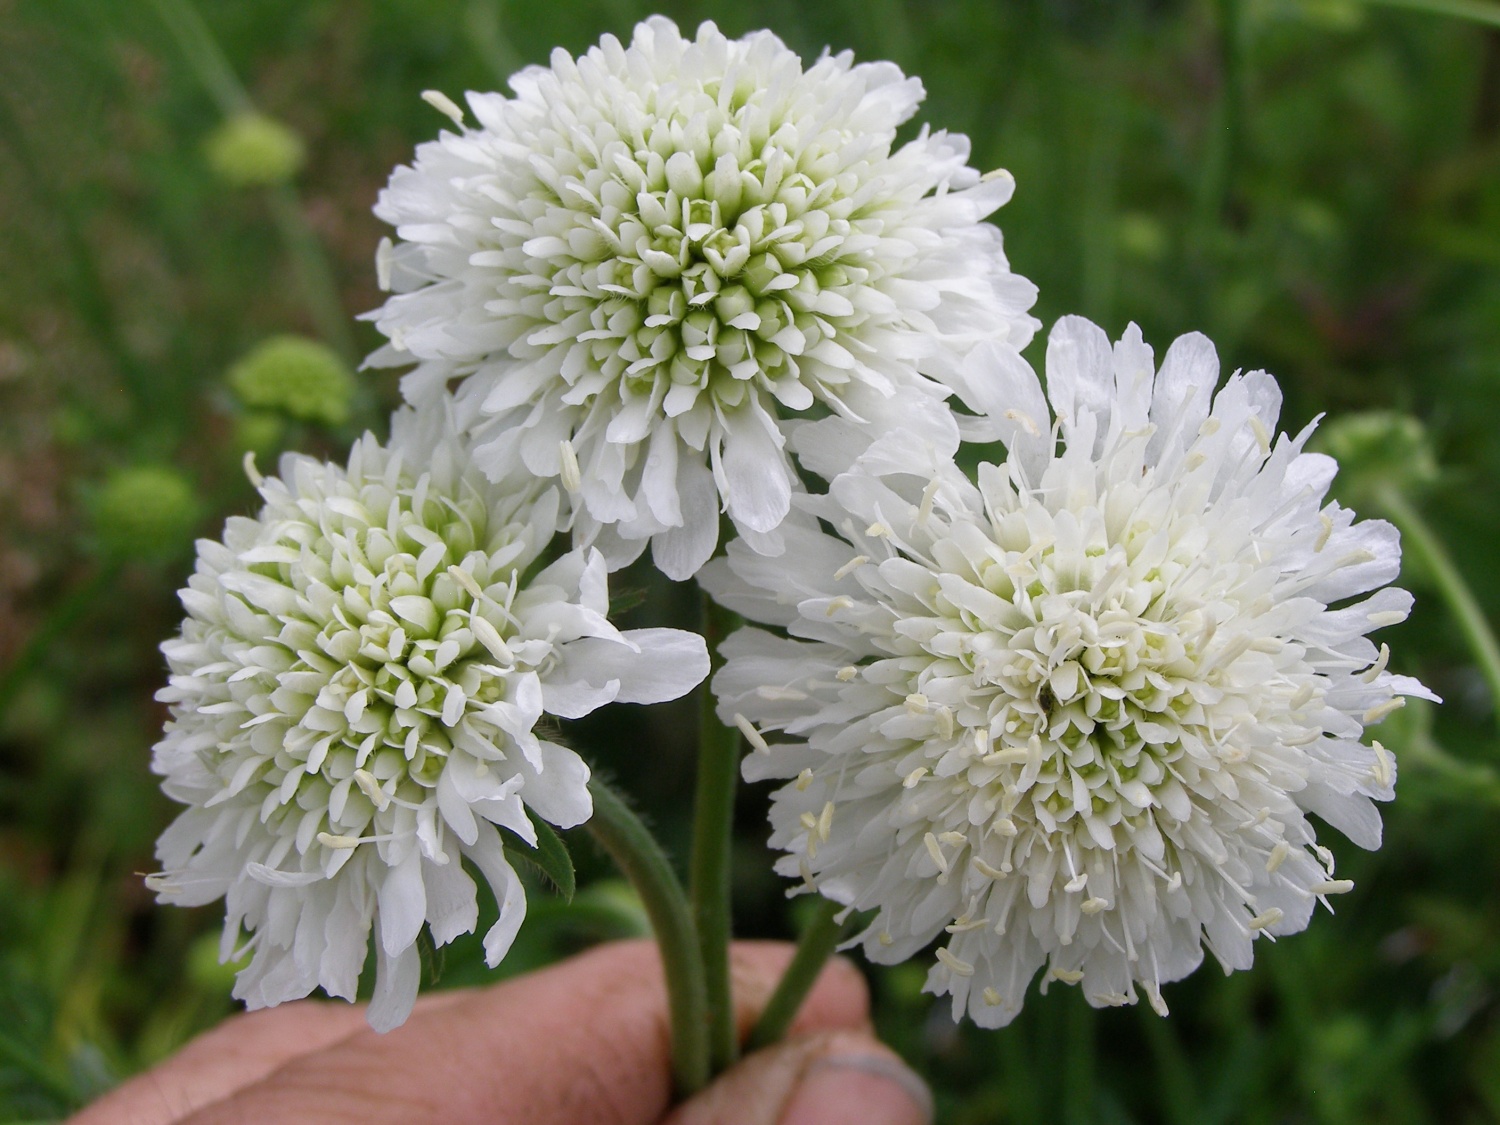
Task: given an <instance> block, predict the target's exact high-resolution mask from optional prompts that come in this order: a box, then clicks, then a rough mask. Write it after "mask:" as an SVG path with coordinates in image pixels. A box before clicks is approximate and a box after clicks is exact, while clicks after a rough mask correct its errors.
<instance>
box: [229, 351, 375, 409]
mask: <svg viewBox="0 0 1500 1125" xmlns="http://www.w3.org/2000/svg"><path fill="white" fill-rule="evenodd" d="M229 386H230V389H231V390H233V391H234V393H235V394H236V395H237V396H238V397H239V400H240V401H241V402H243V403H244V404H245V405H246V406H248V407H251V408H253V409H257V410H275V411H280V412H281V413H283V414H288V415H290V416H291V417H293V418H299V419H301V420H303V421H305V422H321V423H323V424H324V425H328V426H338V425H342V424H343V423H344V422H346V421H348V420H349V404H350V400H351V399H353V397H354V375H353V373H352V372H351V371H350V370H349V368H348V366H347V365H345V363H344V361H343V360H342V359H340V358H339V356H338V354H337V353H336V352H334V351H333V350H332V349H331V348H329V347H327V346H325V345H323V344H320V343H318V342H317V341H316V340H308V339H306V338H304V337H301V336H273V337H272V338H271V339H269V340H266V341H263V342H262V343H260V344H257V345H256V346H255V347H254V348H252V349H251V350H250V352H249V354H247V355H246V356H245V357H244V358H243V359H241V360H240V361H239V362H238V363H236V364H235V365H234V366H233V367H231V368H230V369H229Z"/></svg>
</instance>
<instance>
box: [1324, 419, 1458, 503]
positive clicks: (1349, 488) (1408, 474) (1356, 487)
mask: <svg viewBox="0 0 1500 1125" xmlns="http://www.w3.org/2000/svg"><path fill="white" fill-rule="evenodd" d="M1316 445H1317V447H1318V448H1319V449H1320V450H1322V452H1324V453H1327V454H1328V455H1329V456H1331V457H1332V458H1333V459H1334V460H1336V461H1337V462H1338V463H1339V475H1338V480H1337V483H1336V484H1335V486H1334V488H1335V491H1336V492H1338V493H1339V495H1340V496H1342V497H1345V498H1347V499H1348V500H1349V501H1350V502H1351V503H1352V504H1353V505H1354V506H1355V507H1358V506H1360V505H1361V504H1362V503H1367V502H1369V501H1370V500H1371V499H1372V498H1374V502H1375V504H1376V506H1378V505H1379V500H1378V498H1375V494H1376V493H1378V492H1379V491H1380V490H1381V489H1384V488H1394V489H1395V490H1396V491H1398V492H1409V491H1416V490H1419V489H1421V488H1422V487H1423V486H1425V485H1427V484H1430V483H1432V482H1433V481H1434V480H1436V479H1437V475H1438V466H1437V458H1435V457H1434V456H1433V453H1432V447H1431V445H1430V444H1429V442H1428V440H1427V431H1426V428H1425V427H1424V426H1423V425H1422V423H1421V422H1420V421H1418V420H1417V419H1416V418H1413V417H1412V416H1411V415H1409V414H1400V413H1397V412H1396V411H1394V410H1370V411H1366V412H1364V413H1362V414H1349V415H1346V416H1345V417H1343V418H1339V419H1337V420H1335V421H1333V422H1330V423H1328V424H1327V425H1326V426H1324V427H1323V428H1322V429H1320V430H1319V431H1318V433H1317V439H1316Z"/></svg>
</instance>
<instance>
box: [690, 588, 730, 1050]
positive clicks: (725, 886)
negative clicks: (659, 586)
mask: <svg viewBox="0 0 1500 1125" xmlns="http://www.w3.org/2000/svg"><path fill="white" fill-rule="evenodd" d="M703 598H704V600H703V632H704V637H705V639H706V640H707V641H708V651H709V653H710V656H711V657H712V662H713V667H714V670H715V671H717V670H718V667H719V665H720V664H721V663H722V661H721V660H720V659H719V657H718V655H717V653H718V647H719V643H720V642H721V641H723V639H724V638H725V637H726V636H727V635H728V634H729V633H730V632H731V631H733V630H734V629H735V628H736V627H737V626H738V624H739V620H738V618H737V617H736V616H735V615H734V614H733V613H731V612H730V611H728V610H726V609H723V608H721V607H720V606H718V605H716V604H715V603H714V602H713V601H712V600H711V599H710V598H709V597H708V595H707V594H705V595H704V596H703ZM699 690H700V691H701V693H702V698H701V705H700V706H701V710H700V712H699V721H698V791H697V794H696V796H695V798H694V802H693V854H692V860H691V862H690V865H689V872H688V886H689V888H690V890H689V894H690V897H691V899H692V903H693V918H694V920H695V921H696V923H697V926H698V941H699V949H700V955H701V957H702V959H703V970H704V977H705V980H706V983H707V986H708V1018H709V1053H710V1058H711V1060H712V1066H713V1071H714V1073H715V1074H717V1073H719V1072H721V1071H723V1070H726V1069H728V1067H729V1066H730V1065H732V1064H733V1062H734V1060H735V1058H736V1057H737V1056H738V1054H739V1038H738V1035H737V1034H736V1030H735V1021H734V997H733V995H732V994H731V989H730V983H729V942H730V939H731V938H732V936H733V926H734V919H733V914H732V909H731V907H732V903H731V901H730V899H731V893H730V850H731V848H732V847H733V844H734V790H735V783H736V782H737V781H738V780H739V773H740V735H739V732H738V731H737V730H732V729H729V728H726V727H725V726H724V724H723V723H721V722H719V719H718V716H717V715H715V714H714V696H713V692H712V691H711V690H709V686H708V684H707V683H705V684H704V685H703V687H702V688H701V689H699Z"/></svg>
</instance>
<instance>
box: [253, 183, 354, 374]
mask: <svg viewBox="0 0 1500 1125" xmlns="http://www.w3.org/2000/svg"><path fill="white" fill-rule="evenodd" d="M271 213H272V215H273V216H275V219H276V228H277V230H278V231H280V233H281V241H282V242H283V243H284V244H285V245H286V249H287V253H288V254H289V255H291V259H292V268H293V269H294V270H295V271H296V274H297V285H298V287H299V288H300V289H301V290H302V298H303V300H305V301H306V302H307V311H308V313H309V314H310V315H311V316H312V320H313V324H314V325H316V326H317V329H318V335H320V336H322V337H323V340H324V342H325V343H326V344H328V346H329V347H331V348H333V349H334V350H335V351H336V352H338V353H339V354H341V355H342V356H343V357H344V359H345V360H347V361H348V362H349V363H351V364H358V363H359V352H358V351H357V350H356V348H355V346H354V335H353V333H351V332H350V331H349V317H348V315H347V314H346V313H345V312H344V303H343V300H342V299H341V298H340V297H339V290H338V284H337V283H336V282H335V281H334V278H333V269H332V267H330V266H329V264H328V256H327V255H326V254H324V253H323V245H322V243H320V242H319V241H318V236H317V235H316V234H314V233H313V230H312V227H310V226H308V224H307V217H306V216H305V215H304V214H303V212H302V201H301V199H299V198H298V196H297V192H296V190H295V189H294V188H293V187H292V186H291V185H290V184H278V185H277V186H276V187H274V188H272V189H271Z"/></svg>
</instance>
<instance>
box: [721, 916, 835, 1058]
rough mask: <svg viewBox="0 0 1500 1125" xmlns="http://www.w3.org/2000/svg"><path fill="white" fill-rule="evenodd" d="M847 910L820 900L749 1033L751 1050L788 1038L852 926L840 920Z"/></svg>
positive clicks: (747, 1044) (747, 1045)
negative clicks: (814, 983) (816, 981)
mask: <svg viewBox="0 0 1500 1125" xmlns="http://www.w3.org/2000/svg"><path fill="white" fill-rule="evenodd" d="M844 910H845V908H844V907H842V906H840V905H839V904H838V903H836V902H830V901H828V900H827V899H819V900H818V913H817V914H816V915H815V916H814V917H813V920H812V922H811V923H810V924H809V925H808V927H807V929H805V930H803V931H802V937H801V939H800V940H799V941H798V942H797V952H796V953H795V954H794V955H793V956H792V963H791V964H790V965H788V966H787V967H786V972H785V973H783V974H782V977H781V980H780V982H779V983H778V984H777V985H776V991H775V992H773V993H772V994H771V999H770V1000H769V1001H767V1003H766V1008H765V1011H763V1012H762V1013H761V1015H760V1020H759V1022H758V1023H756V1025H755V1030H754V1031H752V1032H751V1033H750V1039H749V1042H748V1043H746V1048H747V1049H748V1050H751V1051H754V1050H758V1049H759V1048H761V1047H769V1046H770V1045H771V1044H772V1043H775V1042H777V1041H778V1040H779V1039H781V1038H782V1036H784V1035H785V1034H786V1030H787V1028H789V1027H790V1026H791V1025H792V1020H793V1019H794V1018H796V1015H797V1011H798V1009H800V1008H801V1007H802V1001H804V1000H805V999H807V994H808V992H809V991H810V990H811V989H812V986H813V982H814V981H815V980H817V979H818V974H819V973H821V972H822V971H823V965H824V963H825V962H827V960H828V958H829V957H831V956H832V955H833V950H834V947H835V946H837V945H838V943H839V938H840V937H842V936H843V934H844V930H845V928H846V927H847V926H848V924H849V920H848V918H847V917H846V918H840V915H841V914H843V913H844Z"/></svg>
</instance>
